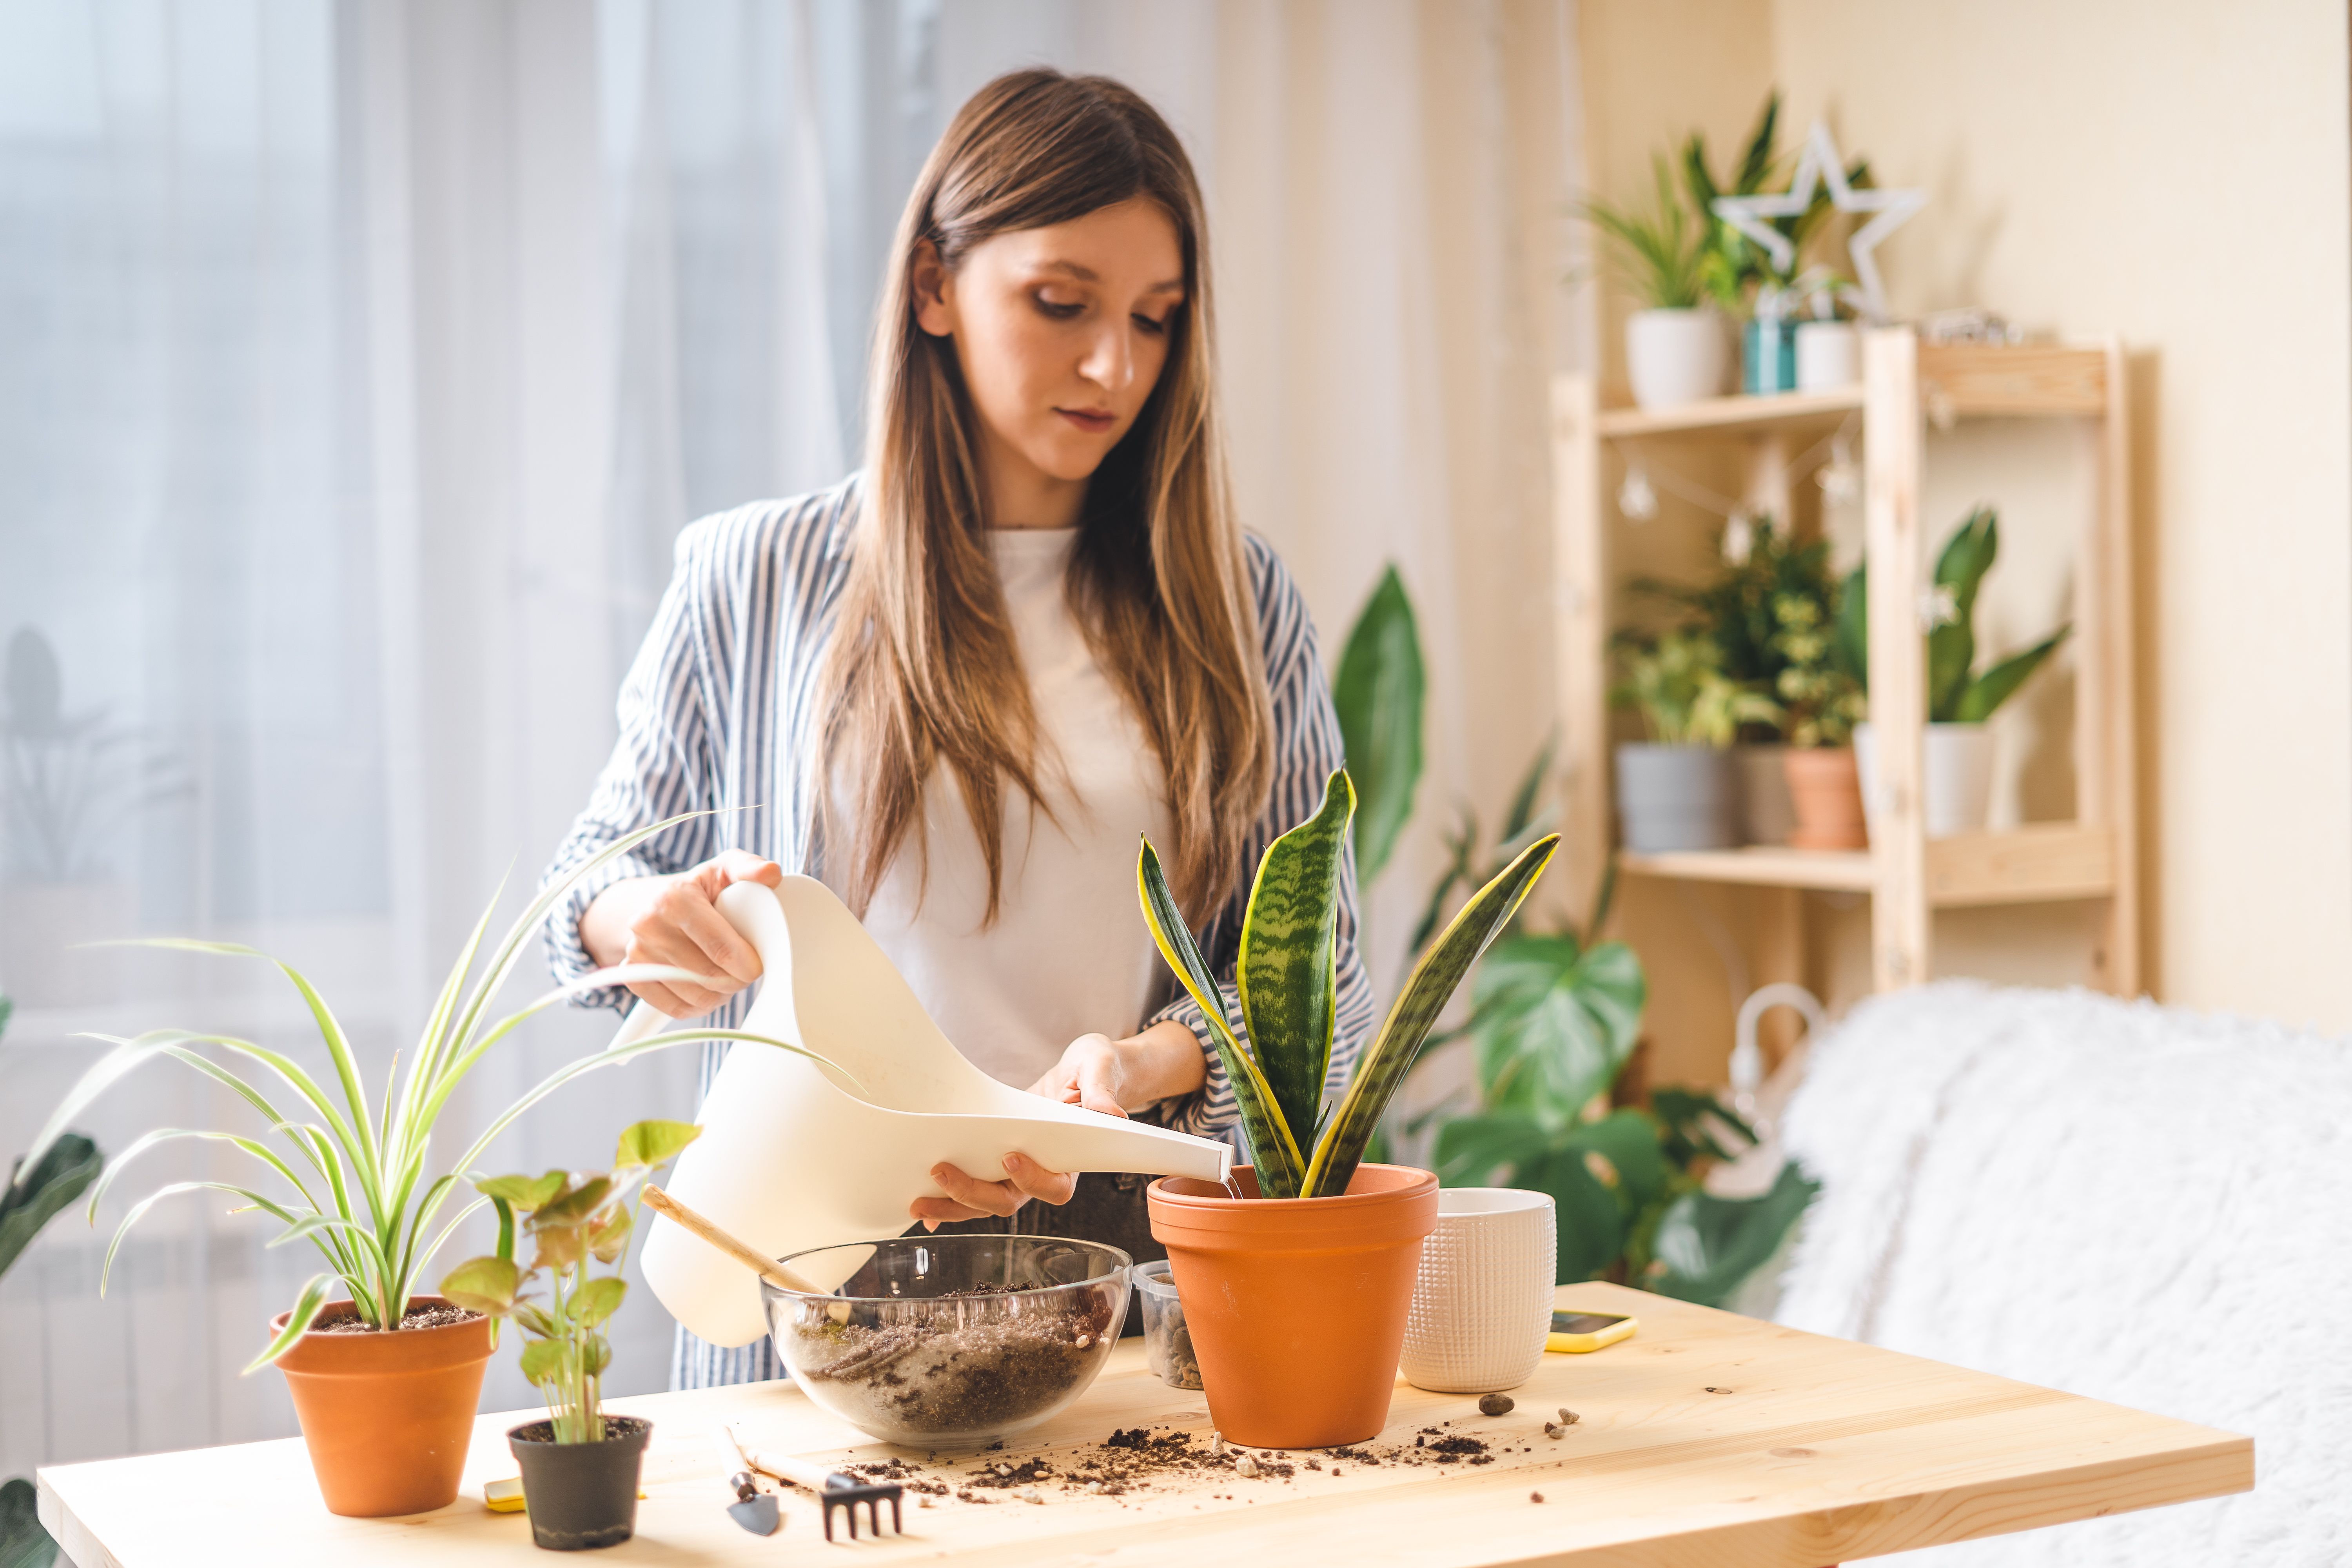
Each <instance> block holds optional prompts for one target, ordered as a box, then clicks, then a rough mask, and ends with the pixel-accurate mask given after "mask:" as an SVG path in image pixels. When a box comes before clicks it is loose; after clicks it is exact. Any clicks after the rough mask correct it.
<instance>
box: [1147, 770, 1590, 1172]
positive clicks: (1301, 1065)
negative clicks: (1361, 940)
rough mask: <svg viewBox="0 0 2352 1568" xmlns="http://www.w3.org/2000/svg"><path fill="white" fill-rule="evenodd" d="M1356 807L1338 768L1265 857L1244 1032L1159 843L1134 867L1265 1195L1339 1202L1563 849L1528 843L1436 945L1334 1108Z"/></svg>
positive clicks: (1246, 963) (1246, 951) (1246, 970)
mask: <svg viewBox="0 0 2352 1568" xmlns="http://www.w3.org/2000/svg"><path fill="white" fill-rule="evenodd" d="M1355 810H1356V790H1355V785H1354V784H1352V783H1351V782H1350V781H1349V777H1348V773H1347V770H1345V769H1344V768H1343V769H1341V770H1340V771H1339V772H1337V773H1333V774H1332V775H1331V777H1330V778H1329V780H1328V781H1327V783H1326V784H1325V786H1324V792H1323V805H1322V808H1321V809H1320V810H1318V811H1317V812H1316V814H1315V815H1314V816H1311V817H1309V818H1308V819H1307V821H1305V822H1303V823H1301V824H1299V825H1298V826H1297V827H1294V828H1292V829H1291V830H1290V831H1289V832H1287V833H1286V834H1284V835H1283V836H1282V837H1279V838H1277V839H1276V840H1275V841H1274V842H1273V843H1272V844H1270V845H1268V846H1267V847H1266V851H1265V855H1264V856H1263V857H1262V858H1260V859H1259V861H1258V868H1257V879H1256V881H1255V883H1253V884H1252V885H1251V888H1250V896H1249V903H1248V906H1247V909H1246V911H1245V912H1244V917H1243V921H1242V937H1241V953H1240V957H1239V959H1238V960H1237V961H1236V963H1235V965H1234V972H1235V980H1236V983H1237V984H1236V989H1237V990H1238V991H1239V993H1240V995H1241V1007H1242V1020H1241V1022H1242V1027H1241V1030H1240V1031H1239V1032H1238V1033H1237V1032H1236V1031H1235V1029H1234V1020H1233V1018H1232V1016H1230V1015H1229V1014H1228V1013H1227V1012H1226V1009H1225V1000H1224V994H1223V991H1222V990H1221V989H1220V988H1219V987H1218V984H1217V981H1216V976H1215V975H1214V974H1213V973H1211V971H1210V969H1209V966H1208V964H1207V963H1206V962H1205V961H1204V960H1203V959H1202V956H1201V949H1200V946H1199V944H1198V943H1197V942H1194V941H1193V938H1192V930H1191V928H1190V927H1188V926H1187V925H1186V924H1185V923H1184V916H1183V913H1182V911H1181V910H1179V909H1178V908H1177V906H1176V900H1175V896H1174V895H1173V894H1172V893H1171V892H1170V891H1169V888H1168V879H1167V877H1166V876H1165V875H1164V874H1163V873H1162V871H1161V869H1160V856H1159V853H1158V851H1156V850H1154V849H1153V848H1152V847H1151V841H1150V839H1148V838H1147V839H1145V840H1144V843H1143V850H1142V853H1141V854H1140V856H1139V857H1138V858H1137V861H1136V883H1137V889H1138V892H1139V896H1140V898H1141V900H1142V903H1143V918H1144V920H1145V921H1146V922H1147V923H1149V924H1150V928H1151V935H1152V938H1153V940H1154V941H1155V942H1158V943H1159V946H1160V955H1161V956H1162V957H1163V958H1165V959H1166V960H1167V961H1168V966H1169V967H1170V968H1171V969H1172V970H1174V971H1175V972H1176V977H1177V978H1178V979H1179V980H1181V981H1182V982H1183V984H1184V989H1185V990H1187V991H1189V992H1191V993H1192V1000H1193V1001H1195V1002H1196V1003H1198V1004H1199V1005H1200V1007H1201V1012H1202V1016H1203V1017H1204V1018H1206V1019H1207V1021H1208V1026H1209V1032H1210V1035H1211V1037H1212V1038H1213V1041H1214V1042H1215V1046H1216V1050H1217V1055H1218V1058H1219V1059H1220V1060H1221V1061H1222V1062H1223V1065H1224V1068H1225V1076H1226V1077H1227V1078H1229V1079H1232V1081H1233V1086H1234V1100H1235V1102H1236V1103H1237V1105H1238V1106H1239V1108H1240V1110H1241V1120H1242V1128H1243V1131H1244V1133H1245V1134H1246V1135H1247V1137H1248V1139H1249V1144H1250V1154H1251V1158H1252V1161H1253V1163H1255V1167H1256V1171H1257V1182H1258V1191H1259V1193H1260V1194H1261V1195H1263V1196H1265V1197H1269V1198H1295V1197H1310V1198H1316V1197H1335V1196H1337V1195H1339V1194H1342V1193H1344V1192H1346V1191H1347V1190H1348V1184H1349V1181H1350V1180H1352V1179H1353V1178H1354V1176H1355V1173H1356V1166H1357V1164H1358V1163H1360V1161H1361V1160H1362V1159H1363V1154H1364V1148H1365V1145H1366V1144H1367V1143H1369V1142H1370V1140H1371V1137H1372V1134H1373V1132H1374V1131H1375V1130H1376V1129H1377V1128H1378V1127H1379V1125H1380V1121H1381V1114H1382V1113H1383V1112H1385V1111H1386V1110H1388V1105H1389V1101H1390V1100H1391V1099H1392V1098H1393V1097H1394V1096H1395V1094H1396V1091H1397V1089H1398V1087H1399V1086H1400V1085H1402V1083H1403V1082H1404V1077H1405V1073H1406V1071H1407V1070H1408V1069H1410V1068H1412V1063H1413V1058H1414V1057H1415V1056H1416V1055H1418V1054H1419V1052H1420V1050H1421V1046H1422V1042H1423V1040H1425V1039H1427V1038H1428V1037H1429V1031H1430V1029H1431V1027H1432V1026H1433V1025H1434V1024H1435V1023H1436V1022H1437V1015H1438V1014H1439V1013H1440V1012H1441V1011H1442V1010H1443V1009H1444V1006H1445V1004H1446V1002H1447V1000H1448V999H1449V998H1451V997H1452V996H1453V994H1454V988H1455V987H1456V986H1458V985H1460V984H1462V980H1463V977H1464V976H1465V975H1466V974H1468V973H1469V972H1470V967H1471V965H1472V964H1474V963H1476V962H1477V959H1478V955H1479V953H1481V952H1484V951H1485V950H1486V944H1487V943H1488V942H1491V941H1493V940H1494V938H1495V936H1496V933H1498V932H1499V931H1502V929H1503V928H1504V927H1505V926H1506V925H1507V924H1509V923H1510V920H1511V917H1512V916H1513V915H1514V914H1516V913H1517V912H1518V908H1519V905H1520V904H1521V903H1522V902H1523V901H1525V900H1526V898H1527V896H1528V890H1529V889H1532V888H1533V887H1534V886H1535V882H1536V879H1537V878H1538V877H1540V876H1541V875H1543V870H1544V868H1545V867H1546V866H1547V865H1549V863H1550V861H1551V857H1552V853H1553V851H1554V850H1556V849H1557V848H1558V847H1559V835H1558V834H1556V833H1555V834H1549V835H1547V836H1546V837H1542V838H1539V839H1538V840H1536V842H1534V843H1533V844H1530V845H1528V847H1527V848H1526V849H1524V850H1522V851H1520V853H1519V855H1518V856H1517V858H1515V859H1513V860H1512V861H1511V863H1510V864H1509V865H1508V866H1507V867H1505V868H1503V870H1502V871H1501V873H1500V874H1499V875H1497V876H1496V878H1495V879H1494V880H1492V881H1490V882H1488V883H1487V884H1486V886H1485V887H1484V888H1481V889H1479V890H1478V891H1477V893H1476V894H1475V895H1474V896H1473V897H1472V898H1471V900H1470V901H1469V902H1468V903H1466V904H1465V905H1464V906H1463V907H1462V910H1461V912H1460V913H1458V914H1456V915H1455V916H1454V919H1453V921H1452V922H1451V923H1449V924H1448V925H1447V926H1446V928H1445V929H1444V931H1443V932H1441V933H1440V934H1439V935H1438V938H1437V940H1436V941H1434V942H1431V943H1430V945H1429V947H1428V948H1427V949H1426V950H1425V951H1424V952H1423V953H1422V954H1421V957H1420V958H1419V960H1418V961H1416V962H1415V963H1414V964H1413V966H1412V973H1411V974H1410V975H1409V976H1407V978H1406V980H1405V985H1404V992H1403V994H1402V995H1400V996H1399V997H1398V998H1397V1001H1396V1005H1394V1006H1393V1007H1391V1008H1390V1009H1389V1016H1388V1017H1387V1019H1386V1020H1385V1021H1384V1022H1382V1024H1381V1026H1380V1028H1379V1030H1378V1031H1376V1032H1375V1033H1374V1035H1373V1037H1372V1040H1371V1043H1370V1045H1368V1046H1367V1047H1365V1048H1364V1054H1363V1056H1362V1058H1360V1060H1359V1061H1358V1062H1357V1063H1356V1070H1355V1073H1354V1075H1353V1076H1352V1078H1351V1079H1349V1085H1348V1091H1347V1093H1346V1094H1345V1095H1344V1096H1342V1097H1341V1099H1340V1100H1339V1104H1338V1106H1337V1107H1336V1108H1331V1107H1327V1105H1326V1103H1325V1101H1324V1096H1323V1088H1324V1081H1325V1079H1326V1077H1327V1075H1328V1069H1329V1066H1330V1061H1331V1032H1332V1023H1333V1016H1334V1012H1335V1009H1336V1006H1337V1002H1338V964H1337V957H1336V951H1335V950H1336V948H1337V946H1338V937H1339V873H1340V869H1341V867H1342V865H1343V863H1344V862H1343V857H1344V856H1345V855H1346V854H1347V852H1348V826H1349V819H1350V818H1351V817H1353V816H1354V815H1355ZM1244 1037H1245V1038H1246V1040H1247V1045H1246V1046H1244V1043H1243V1042H1244Z"/></svg>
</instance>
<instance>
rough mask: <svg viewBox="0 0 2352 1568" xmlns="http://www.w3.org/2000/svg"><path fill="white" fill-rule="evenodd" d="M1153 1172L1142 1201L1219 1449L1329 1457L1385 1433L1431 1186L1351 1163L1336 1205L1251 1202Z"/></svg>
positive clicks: (1240, 1168)
mask: <svg viewBox="0 0 2352 1568" xmlns="http://www.w3.org/2000/svg"><path fill="white" fill-rule="evenodd" d="M1234 1180H1236V1181H1237V1182H1239V1183H1240V1184H1241V1186H1242V1190H1243V1191H1244V1192H1245V1193H1247V1194H1250V1195H1249V1196H1248V1197H1247V1198H1235V1197H1233V1196H1231V1195H1230V1194H1227V1193H1226V1192H1225V1190H1224V1189H1223V1188H1222V1187H1220V1186H1218V1185H1217V1184H1215V1183H1213V1182H1203V1181H1200V1180H1198V1179H1196V1178H1193V1177H1190V1176H1166V1177H1162V1178H1161V1179H1160V1180H1159V1181H1157V1182H1154V1183H1152V1184H1151V1186H1150V1190H1149V1192H1148V1194H1146V1195H1147V1198H1148V1200H1149V1202H1150V1210H1151V1234H1152V1237H1154V1238H1155V1239H1156V1240H1158V1241H1159V1242H1160V1244H1161V1245H1163V1246H1165V1247H1167V1248H1168V1261H1169V1265H1170V1269H1171V1273H1173V1274H1174V1276H1175V1279H1176V1292H1177V1295H1178V1296H1179V1297H1180V1298H1181V1300H1182V1302H1183V1305H1184V1321H1185V1324H1186V1326H1187V1327H1188V1328H1189V1329H1190V1330H1191V1331H1192V1351H1193V1353H1194V1355H1195V1356H1197V1357H1198V1358H1199V1361H1200V1363H1201V1380H1202V1382H1203V1383H1204V1384H1207V1385H1208V1386H1207V1389H1206V1393H1207V1394H1208V1396H1209V1415H1210V1418H1211V1419H1212V1420H1213V1421H1214V1422H1215V1423H1216V1426H1217V1430H1218V1431H1220V1432H1222V1433H1223V1434H1224V1436H1225V1437H1226V1439H1227V1440H1228V1441H1230V1442H1234V1443H1239V1444H1244V1445H1245V1446H1247V1447H1255V1448H1329V1447H1338V1446H1339V1445H1341V1444H1344V1443H1361V1442H1364V1441H1367V1440H1368V1439H1370V1438H1371V1437H1374V1436H1378V1435H1379V1433H1380V1430H1381V1427H1382V1426H1386V1425H1387V1424H1388V1418H1389V1396H1390V1395H1391V1394H1393V1393H1394V1392H1395V1391H1396V1379H1397V1357H1398V1354H1399V1352H1401V1351H1402V1349H1403V1347H1404V1326H1405V1318H1406V1316H1407V1314H1408V1313H1409V1312H1410V1310H1411V1309H1412V1286H1413V1279H1414V1278H1415V1277H1416V1276H1417V1275H1418V1274H1419V1272H1420V1269H1421V1244H1422V1240H1423V1237H1427V1236H1428V1235H1429V1233H1430V1232H1431V1231H1432V1230H1433V1229H1434V1228H1436V1226H1437V1178H1436V1177H1435V1176H1434V1175H1433V1174H1431V1173H1429V1172H1427V1171H1416V1170H1413V1169H1412V1168H1411V1167H1409V1166H1404V1165H1361V1166H1359V1167H1358V1168H1357V1170H1356V1175H1355V1179H1354V1180H1353V1181H1351V1182H1349V1184H1348V1190H1347V1192H1346V1193H1345V1194H1342V1195H1341V1196H1339V1197H1336V1198H1260V1197H1258V1196H1257V1195H1256V1194H1257V1175H1256V1173H1255V1172H1254V1171H1253V1170H1251V1168H1250V1167H1249V1166H1247V1165H1237V1166H1235V1167H1234Z"/></svg>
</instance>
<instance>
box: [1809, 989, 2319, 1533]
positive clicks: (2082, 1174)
mask: <svg viewBox="0 0 2352 1568" xmlns="http://www.w3.org/2000/svg"><path fill="white" fill-rule="evenodd" d="M2347 962H2352V959H2348V960H2347ZM1782 1131H1783V1136H1784V1139H1785V1142H1786V1146H1787V1148H1788V1151H1789V1152H1790V1154H1792V1155H1793V1156H1794V1157H1795V1158H1797V1159H1799V1160H1801V1161H1802V1162H1803V1163H1805V1165H1806V1166H1807V1167H1809V1168H1810V1169H1811V1171H1812V1172H1813V1173H1814V1174H1815V1175H1817V1176H1819V1177H1820V1178H1821V1179H1822V1182H1823V1183H1824V1191H1823V1193H1822V1196H1821V1198H1820V1199H1819V1200H1818V1202H1817V1204H1816V1206H1815V1208H1814V1210H1813V1211H1812V1213H1811V1215H1809V1216H1808V1217H1807V1220H1806V1223H1805V1226H1804V1231H1803V1234H1802V1236H1801V1237H1800V1238H1799V1240H1798V1243H1797V1247H1796V1249H1795V1252H1794V1254H1793V1257H1792V1260H1791V1262H1790V1267H1789V1268H1788V1270H1787V1272H1786V1273H1785V1274H1784V1275H1783V1277H1782V1279H1781V1280H1780V1306H1779V1308H1778V1310H1777V1311H1776V1313H1775V1315H1776V1316H1777V1317H1778V1318H1779V1319H1780V1321H1782V1322H1786V1323H1789V1324H1791V1325H1793V1326H1795V1327H1799V1328H1804V1329H1810V1330H1812V1331H1817V1332H1820V1333H1826V1334H1836V1335H1840V1336H1843V1337H1845V1338H1849V1339H1858V1340H1864V1341H1867V1342H1871V1343H1873V1344H1879V1345H1885V1346H1887V1347H1889V1348H1891V1349H1895V1350H1899V1351H1905V1352H1910V1353H1912V1354H1915V1355H1922V1356H1929V1357H1932V1358H1934V1359H1936V1360H1937V1361H1944V1362H1950V1363H1955V1364H1957V1365H1960V1366H1969V1367H1976V1368H1979V1369H1981V1370H1983V1371H1987V1372H1992V1373H2000V1374H2001V1375H2003V1376H2006V1377H2013V1378H2018V1379H2021V1380H2022V1381H2024V1382H2028V1383H2034V1384H2042V1385H2044V1386H2046V1387H2051V1388H2059V1389H2064V1390H2066V1391H2068V1392H2070V1393H2074V1394H2085V1395H2088V1396H2090V1397H2092V1398H2096V1399H2104V1400H2109V1401H2112V1402H2114V1403H2116V1404H2119V1405H2134V1406H2137V1407H2138V1408H2140V1409H2143V1410H2152V1411H2157V1412H2160V1413H2162V1414H2164V1415H2175V1416H2179V1417H2180V1418H2182V1419H2184V1420H2189V1421H2196V1422H2200V1423H2203V1424H2205V1425H2207V1426H2218V1427H2221V1428H2224V1429H2226V1430H2229V1431H2233V1432H2243V1433H2250V1434H2252V1436H2253V1437H2254V1439H2255V1448H2254V1462H2255V1474H2256V1478H2257V1484H2256V1489H2255V1490H2254V1491H2253V1492H2252V1493H2251V1494H2246V1495H2242V1496H2239V1497H2232V1498H2224V1499H2219V1500H2212V1501H2207V1502H2196V1503H2188V1504H2182V1505H2179V1506H2175V1507H2171V1508H2165V1509H2158V1510H2150V1511H2147V1512H2142V1513H2134V1514H2124V1515H2118V1516H2116V1517H2114V1518H2111V1519H2105V1520H2097V1521H2086V1522H2084V1523H2078V1524H2067V1525H2060V1526H2057V1527H2055V1528H2053V1529H2047V1530H2038V1531H2027V1532H2025V1533H2022V1534H2017V1535H2007V1536H2000V1537H1996V1538H1994V1539H1991V1540H1988V1541H1982V1542H1970V1543H1968V1544H1965V1545H1960V1546H1952V1547H1944V1548H1938V1549H1937V1551H1935V1552H1924V1553H1916V1554H1910V1555H1911V1556H1912V1557H1915V1558H1921V1557H1923V1558H1932V1559H1933V1560H1934V1561H1935V1562H1936V1563H1937V1564H1940V1565H1947V1568H1957V1565H1959V1564H1970V1565H1977V1564H1990V1563H2000V1564H2003V1565H2023V1564H2029V1563H2032V1564H2045V1563H2046V1564H2060V1563H2063V1564H2067V1565H2069V1568H2074V1565H2081V1564H2115V1565H2116V1568H2125V1565H2129V1568H2158V1565H2160V1564H2170V1563H2178V1564H2181V1565H2182V1568H2190V1565H2194V1568H2224V1565H2235V1564H2241V1563H2244V1564H2252V1563H2260V1564H2263V1568H2289V1565H2296V1568H2300V1565H2303V1564H2310V1565H2312V1568H2319V1565H2321V1564H2328V1565H2331V1568H2332V1565H2336V1564H2344V1563H2352V1042H2347V1041H2343V1040H2331V1039H2325V1038H2321V1037H2316V1036H2313V1035H2308V1034H2299V1033H2296V1032H2295V1031H2293V1030H2291V1029H2288V1028H2285V1027H2284V1026H2280V1025H2276V1024H2271V1023H2264V1022H2262V1021H2260V1020H2252V1019H2242V1018H2230V1017H2208V1016H2199V1015H2196V1014H2191V1013H2187V1012H2182V1011H2179V1010H2176V1009H2170V1008H2164V1007H2159V1006H2157V1005H2155V1004H2153V1003H2148V1002H2139V1003H2123V1002H2117V1001H2115V1000H2113V999H2112V998H2108V997H2104V996H2098V995H2094V994H2088V993H2084V992H2080V991H2074V992H2051V991H2024V990H1996V989H1992V988H1990V987H1987V986H1983V985H1979V984H1971V983H1963V982H1948V983H1944V984H1937V985H1931V986H1926V987H1922V988H1920V989H1916V990H1912V991H1907V992H1902V993H1898V994H1894V995H1890V996H1885V997H1880V998H1876V999H1874V1000H1873V1001H1870V1002H1868V1003H1865V1004H1864V1005H1861V1006H1858V1007H1856V1008H1855V1009H1854V1010H1853V1014H1852V1015H1851V1016H1849V1017H1848V1019H1847V1020H1846V1021H1845V1022H1844V1023H1843V1025H1842V1026H1839V1027H1838V1028H1837V1029H1836V1030H1835V1031H1833V1032H1832V1033H1831V1034H1830V1035H1828V1036H1827V1037H1825V1038H1824V1039H1822V1041H1821V1042H1819V1043H1818V1044H1817V1045H1816V1046H1815V1047H1814V1048H1813V1050H1812V1051H1811V1062H1810V1064H1809V1065H1808V1067H1807V1068H1806V1069H1805V1081H1804V1084H1803V1087H1802V1088H1801V1089H1799V1090H1798V1091H1797V1094H1796V1096H1795V1098H1794V1099H1793V1100H1791V1102H1790V1106H1789V1110H1788V1113H1787V1116H1786V1118H1785V1119H1784V1121H1783V1126H1782Z"/></svg>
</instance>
